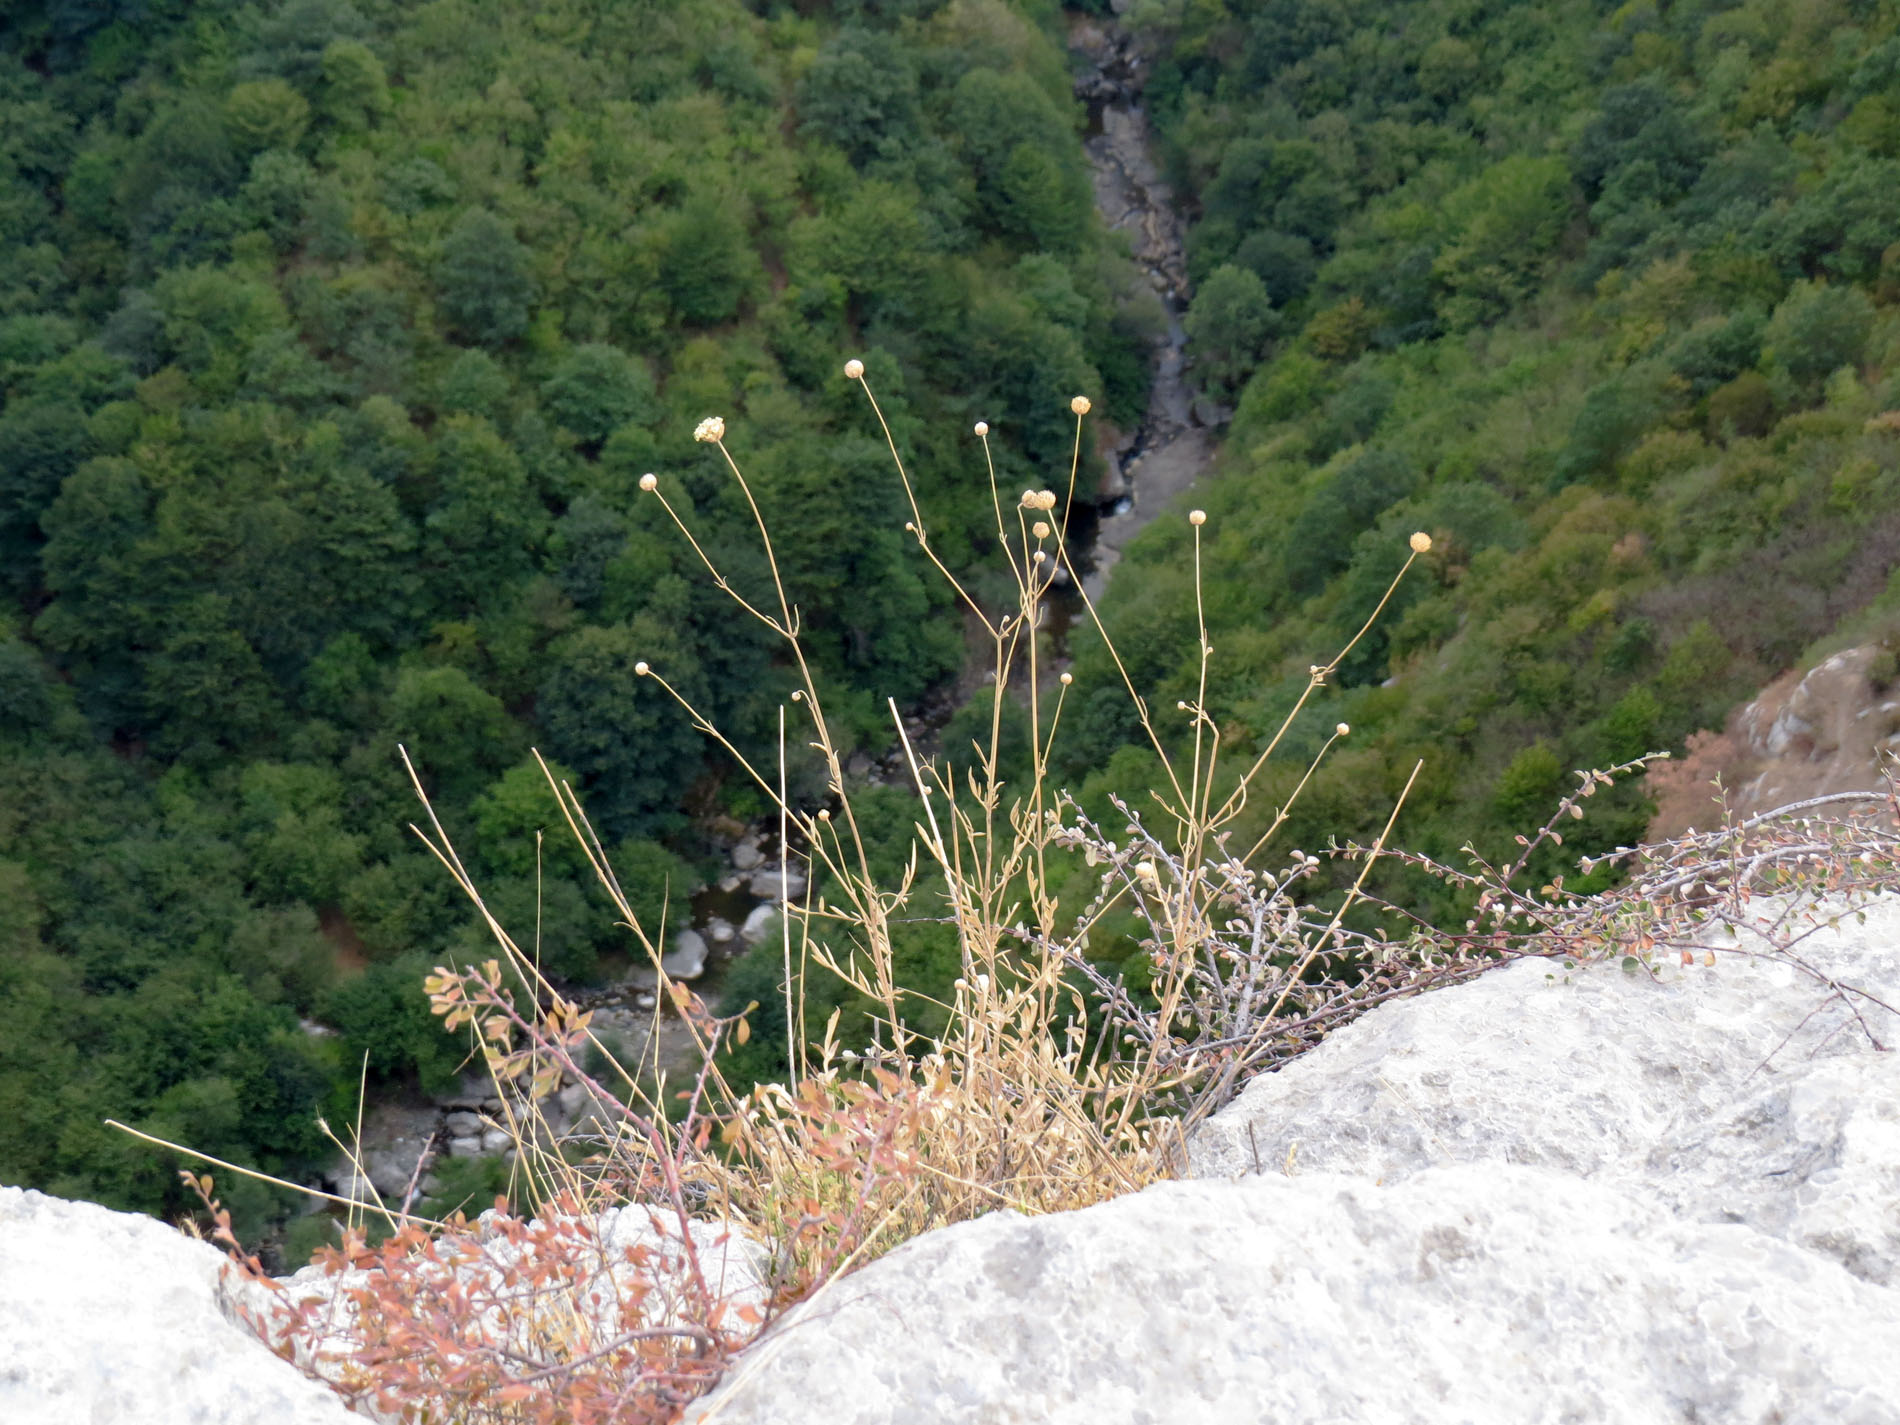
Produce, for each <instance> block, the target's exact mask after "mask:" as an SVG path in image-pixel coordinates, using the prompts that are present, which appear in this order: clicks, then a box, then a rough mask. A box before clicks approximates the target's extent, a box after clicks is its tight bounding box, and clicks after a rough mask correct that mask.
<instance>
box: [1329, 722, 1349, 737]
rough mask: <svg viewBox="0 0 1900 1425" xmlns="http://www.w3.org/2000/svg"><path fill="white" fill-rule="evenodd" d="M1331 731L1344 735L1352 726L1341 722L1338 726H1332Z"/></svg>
mask: <svg viewBox="0 0 1900 1425" xmlns="http://www.w3.org/2000/svg"><path fill="white" fill-rule="evenodd" d="M1333 731H1334V732H1335V733H1337V734H1338V735H1339V736H1341V737H1344V736H1345V735H1346V734H1347V733H1349V732H1351V731H1352V728H1351V727H1350V726H1349V725H1348V724H1346V723H1343V722H1342V723H1340V724H1339V726H1338V727H1336V728H1334V729H1333Z"/></svg>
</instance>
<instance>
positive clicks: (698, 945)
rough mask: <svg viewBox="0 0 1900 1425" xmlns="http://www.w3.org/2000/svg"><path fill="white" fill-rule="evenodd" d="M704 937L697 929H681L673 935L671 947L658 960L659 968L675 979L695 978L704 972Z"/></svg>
mask: <svg viewBox="0 0 1900 1425" xmlns="http://www.w3.org/2000/svg"><path fill="white" fill-rule="evenodd" d="M708 953H709V952H708V950H707V946H706V937H705V936H703V935H701V934H700V933H699V932H698V931H697V930H682V931H680V932H679V933H678V934H677V935H675V936H674V937H673V949H672V950H671V952H670V953H668V954H667V955H666V957H665V958H664V959H662V960H661V961H660V968H661V969H662V970H664V971H666V973H667V974H668V975H669V976H671V977H672V978H673V979H676V980H696V979H698V978H699V977H700V976H701V975H703V974H705V973H706V956H707V954H708Z"/></svg>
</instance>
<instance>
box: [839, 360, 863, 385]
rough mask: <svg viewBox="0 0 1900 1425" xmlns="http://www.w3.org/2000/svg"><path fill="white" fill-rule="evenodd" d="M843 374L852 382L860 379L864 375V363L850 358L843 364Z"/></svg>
mask: <svg viewBox="0 0 1900 1425" xmlns="http://www.w3.org/2000/svg"><path fill="white" fill-rule="evenodd" d="M844 374H845V375H846V376H847V377H849V378H850V379H851V380H853V381H856V380H859V379H861V378H862V377H863V375H864V363H863V362H862V361H859V360H858V359H857V357H855V356H854V357H852V358H851V359H850V360H849V361H847V362H845V364H844Z"/></svg>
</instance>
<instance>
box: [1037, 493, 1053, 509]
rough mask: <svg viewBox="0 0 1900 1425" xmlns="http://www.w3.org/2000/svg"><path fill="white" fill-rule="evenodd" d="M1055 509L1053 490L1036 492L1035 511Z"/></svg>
mask: <svg viewBox="0 0 1900 1425" xmlns="http://www.w3.org/2000/svg"><path fill="white" fill-rule="evenodd" d="M1055 507H1056V492H1055V491H1054V490H1038V491H1036V508H1037V509H1039V510H1053V509H1054V508H1055Z"/></svg>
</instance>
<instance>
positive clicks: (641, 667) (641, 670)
mask: <svg viewBox="0 0 1900 1425" xmlns="http://www.w3.org/2000/svg"><path fill="white" fill-rule="evenodd" d="M633 671H634V673H635V674H637V675H638V676H639V677H642V678H644V677H646V675H647V674H649V673H651V672H652V671H653V669H652V668H651V667H649V666H648V665H647V661H646V659H644V658H642V659H641V660H640V661H639V662H638V663H636V664H634V665H633Z"/></svg>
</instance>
